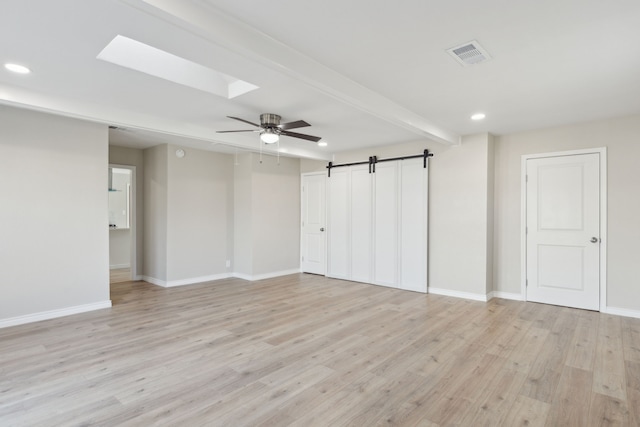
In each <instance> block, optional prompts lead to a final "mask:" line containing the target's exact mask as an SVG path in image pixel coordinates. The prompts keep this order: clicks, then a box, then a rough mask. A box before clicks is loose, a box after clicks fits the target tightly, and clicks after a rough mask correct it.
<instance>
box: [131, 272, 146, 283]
mask: <svg viewBox="0 0 640 427" xmlns="http://www.w3.org/2000/svg"><path fill="white" fill-rule="evenodd" d="M131 280H133V281H134V282H135V281H137V280H144V276H142V275H140V274H136V275H135V276H133V277H132V278H131Z"/></svg>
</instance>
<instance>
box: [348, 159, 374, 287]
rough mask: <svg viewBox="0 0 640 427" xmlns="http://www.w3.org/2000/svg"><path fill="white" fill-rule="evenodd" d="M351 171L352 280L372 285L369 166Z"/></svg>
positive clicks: (352, 168)
mask: <svg viewBox="0 0 640 427" xmlns="http://www.w3.org/2000/svg"><path fill="white" fill-rule="evenodd" d="M349 169H350V171H351V280H355V281H357V282H365V283H371V273H372V271H371V254H372V251H371V245H372V243H373V240H372V238H371V233H372V230H371V216H372V205H371V180H372V177H373V174H370V173H369V165H361V166H353V167H351V168H349Z"/></svg>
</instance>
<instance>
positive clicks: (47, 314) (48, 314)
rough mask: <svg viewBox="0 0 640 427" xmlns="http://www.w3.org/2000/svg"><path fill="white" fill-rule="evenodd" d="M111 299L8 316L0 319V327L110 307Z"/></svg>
mask: <svg viewBox="0 0 640 427" xmlns="http://www.w3.org/2000/svg"><path fill="white" fill-rule="evenodd" d="M110 307H111V300H107V301H101V302H95V303H92V304H83V305H76V306H74V307H67V308H61V309H58V310H50V311H42V312H40V313H33V314H27V315H25V316H18V317H10V318H8V319H0V328H8V327H9V326H17V325H23V324H25V323H33V322H39V321H41V320H49V319H55V318H57V317H64V316H70V315H72V314H79V313H86V312H87V311H93V310H101V309H103V308H110Z"/></svg>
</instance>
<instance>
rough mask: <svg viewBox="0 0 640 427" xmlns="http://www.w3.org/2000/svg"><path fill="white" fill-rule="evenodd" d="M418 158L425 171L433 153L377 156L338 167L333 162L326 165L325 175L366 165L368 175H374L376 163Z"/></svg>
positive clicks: (427, 151)
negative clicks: (381, 157)
mask: <svg viewBox="0 0 640 427" xmlns="http://www.w3.org/2000/svg"><path fill="white" fill-rule="evenodd" d="M419 157H422V159H423V162H422V165H423V166H422V167H423V168H425V169H426V168H427V159H428V158H429V157H433V153H430V152H429V150H424V151H423V152H422V154H416V155H415V156H403V157H391V158H389V159H379V158H378V156H371V157H369V160H367V161H364V162H353V163H342V164H339V165H334V164H333V162H329V164H328V165H327V175H328V176H329V177H331V169H333V168H339V167H343V166H356V165H366V164H368V165H369V173H376V163H382V162H391V161H393V160H405V159H417V158H419Z"/></svg>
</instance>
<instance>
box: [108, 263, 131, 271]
mask: <svg viewBox="0 0 640 427" xmlns="http://www.w3.org/2000/svg"><path fill="white" fill-rule="evenodd" d="M130 267H131V264H113V265H110V266H109V270H117V269H119V268H130Z"/></svg>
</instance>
